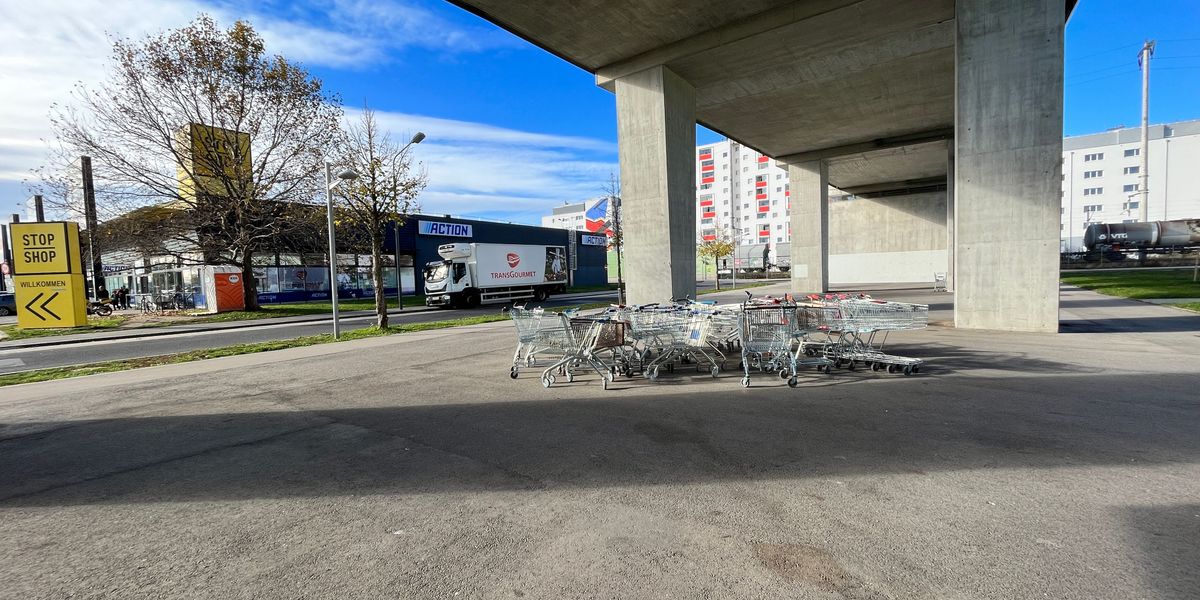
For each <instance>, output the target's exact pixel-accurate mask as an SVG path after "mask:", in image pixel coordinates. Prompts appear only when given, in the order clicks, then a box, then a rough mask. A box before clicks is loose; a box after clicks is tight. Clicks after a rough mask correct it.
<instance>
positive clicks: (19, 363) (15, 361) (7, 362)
mask: <svg viewBox="0 0 1200 600" xmlns="http://www.w3.org/2000/svg"><path fill="white" fill-rule="evenodd" d="M23 366H25V361H23V360H21V359H19V358H0V367H23Z"/></svg>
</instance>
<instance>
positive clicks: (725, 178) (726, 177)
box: [330, 175, 729, 302]
mask: <svg viewBox="0 0 1200 600" xmlns="http://www.w3.org/2000/svg"><path fill="white" fill-rule="evenodd" d="M721 181H729V176H728V175H726V176H724V177H722V178H721ZM330 302H333V300H330Z"/></svg>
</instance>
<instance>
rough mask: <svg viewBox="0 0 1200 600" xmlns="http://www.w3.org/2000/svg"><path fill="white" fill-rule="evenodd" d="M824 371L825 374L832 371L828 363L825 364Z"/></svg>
mask: <svg viewBox="0 0 1200 600" xmlns="http://www.w3.org/2000/svg"><path fill="white" fill-rule="evenodd" d="M824 371H825V374H826V375H828V374H830V373H832V372H833V369H832V368H830V366H829V365H825V369H824Z"/></svg>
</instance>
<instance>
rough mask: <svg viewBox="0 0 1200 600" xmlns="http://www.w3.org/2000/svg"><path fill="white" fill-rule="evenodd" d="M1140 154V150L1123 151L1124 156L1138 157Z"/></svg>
mask: <svg viewBox="0 0 1200 600" xmlns="http://www.w3.org/2000/svg"><path fill="white" fill-rule="evenodd" d="M1141 153H1142V149H1141V148H1129V149H1128V150H1126V151H1125V156H1138V155H1140V154H1141Z"/></svg>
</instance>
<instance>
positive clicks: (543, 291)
mask: <svg viewBox="0 0 1200 600" xmlns="http://www.w3.org/2000/svg"><path fill="white" fill-rule="evenodd" d="M438 256H441V257H442V259H443V260H439V261H433V262H430V263H427V264H426V265H425V268H424V278H425V304H426V306H440V307H454V308H471V307H475V306H479V305H480V304H501V303H506V302H512V301H515V300H534V301H537V302H541V301H543V300H545V299H546V298H549V297H550V295H551V294H560V293H563V292H565V291H567V249H566V248H565V247H563V246H532V245H523V244H468V243H455V244H442V245H441V246H438Z"/></svg>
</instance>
